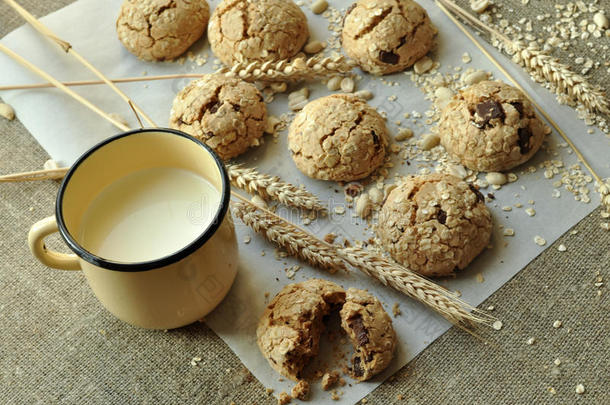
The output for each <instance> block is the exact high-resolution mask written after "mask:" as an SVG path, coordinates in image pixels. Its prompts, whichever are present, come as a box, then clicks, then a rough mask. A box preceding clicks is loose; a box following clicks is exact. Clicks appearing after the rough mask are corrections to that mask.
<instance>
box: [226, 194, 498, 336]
mask: <svg viewBox="0 0 610 405" xmlns="http://www.w3.org/2000/svg"><path fill="white" fill-rule="evenodd" d="M233 196H235V197H236V198H239V199H240V200H242V201H243V202H244V203H245V204H243V203H233V206H234V207H235V210H234V213H235V216H237V217H238V218H240V219H242V220H244V223H245V224H246V225H248V226H250V227H251V228H252V229H254V230H255V231H256V232H258V233H260V234H262V235H263V236H264V237H265V238H266V239H267V240H269V241H271V242H273V243H275V244H277V245H279V246H280V247H283V248H285V249H286V250H287V251H288V253H290V254H291V255H293V256H297V257H300V258H303V259H304V260H306V261H307V262H308V263H310V264H312V265H314V266H316V267H322V268H327V267H325V266H327V265H326V263H327V262H328V261H330V260H333V263H337V260H339V259H340V261H342V262H343V263H344V264H343V266H345V264H349V265H350V266H352V267H354V268H356V269H358V270H360V271H361V272H363V273H364V274H366V275H367V276H369V277H373V278H375V279H377V280H379V281H381V282H382V283H383V284H384V285H386V286H389V287H392V288H394V289H396V290H397V291H400V292H402V293H403V294H406V295H407V296H409V297H411V298H413V299H415V300H417V301H419V302H421V303H422V304H424V305H426V306H427V307H429V308H430V309H432V310H434V311H436V312H437V313H439V314H440V315H442V316H443V317H444V318H445V319H447V320H448V321H449V322H451V323H453V324H455V325H459V326H462V327H471V326H473V325H474V324H477V323H481V324H487V325H489V324H490V323H491V321H492V320H493V318H492V317H490V316H489V315H487V314H485V313H484V312H482V311H479V310H476V309H474V308H473V307H471V306H470V305H468V304H466V303H465V302H463V301H461V300H459V299H458V298H457V297H456V296H455V294H453V293H451V292H450V291H448V290H447V289H445V288H443V287H441V286H439V285H437V284H435V283H433V282H432V281H430V280H427V279H425V278H423V277H421V276H420V275H418V274H416V273H414V272H412V271H411V270H409V269H407V268H405V267H402V266H400V265H398V264H395V263H392V262H390V261H389V260H387V259H386V258H384V257H381V256H378V255H376V254H375V253H373V252H370V251H366V250H364V249H362V248H353V247H352V248H343V247H339V246H335V245H332V244H330V243H328V242H326V241H323V240H321V239H319V238H317V237H316V236H314V235H312V234H311V233H309V232H307V231H306V230H304V229H302V228H301V227H299V226H298V225H295V224H293V223H291V222H289V221H286V220H285V219H283V218H282V217H280V216H278V215H276V214H274V213H273V212H271V211H268V210H265V209H264V208H261V207H258V206H256V205H254V204H252V203H251V202H249V201H248V200H247V199H245V198H244V197H242V196H240V195H239V194H237V193H233ZM270 229H271V230H272V231H271V232H269V230H270ZM303 249H305V250H303ZM311 252H314V253H316V254H318V256H317V257H318V259H317V260H312V259H311ZM320 257H321V258H322V259H320ZM321 261H322V263H324V264H325V266H319V264H318V263H320V262H321ZM469 311H473V312H472V313H471V312H469Z"/></svg>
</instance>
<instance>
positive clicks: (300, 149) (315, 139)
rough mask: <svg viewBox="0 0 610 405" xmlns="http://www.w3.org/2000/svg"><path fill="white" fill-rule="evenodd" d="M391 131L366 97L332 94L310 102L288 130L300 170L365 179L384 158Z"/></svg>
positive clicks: (332, 177)
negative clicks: (388, 131) (389, 131)
mask: <svg viewBox="0 0 610 405" xmlns="http://www.w3.org/2000/svg"><path fill="white" fill-rule="evenodd" d="M387 144H388V133H387V128H386V126H385V122H384V120H383V118H382V117H381V115H379V113H378V112H377V111H376V110H375V109H374V108H373V107H371V106H369V105H368V104H367V103H366V102H365V101H364V100H362V99H360V98H358V97H355V96H352V95H346V94H332V95H330V96H326V97H322V98H319V99H317V100H314V101H312V102H310V103H309V104H307V105H306V106H305V108H303V110H301V111H300V112H299V113H298V114H297V115H296V116H295V117H294V121H293V122H292V124H291V125H290V130H289V132H288V148H289V149H290V151H291V152H292V159H293V160H294V162H295V164H296V165H297V167H298V168H299V170H300V171H302V172H303V173H305V174H306V175H307V176H309V177H313V178H316V179H320V180H335V181H352V180H358V179H362V178H364V177H367V176H368V175H370V174H371V173H372V172H373V171H374V170H375V169H377V168H378V167H379V166H380V165H381V164H382V163H383V160H384V157H385V152H386V146H387Z"/></svg>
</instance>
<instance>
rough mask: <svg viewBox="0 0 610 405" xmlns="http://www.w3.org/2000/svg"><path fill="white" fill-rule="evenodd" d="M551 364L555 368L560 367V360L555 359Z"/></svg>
mask: <svg viewBox="0 0 610 405" xmlns="http://www.w3.org/2000/svg"><path fill="white" fill-rule="evenodd" d="M553 364H555V365H556V366H559V365H561V360H559V359H555V360H554V361H553Z"/></svg>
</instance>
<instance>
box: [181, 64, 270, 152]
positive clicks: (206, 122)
mask: <svg viewBox="0 0 610 405" xmlns="http://www.w3.org/2000/svg"><path fill="white" fill-rule="evenodd" d="M266 119H267V107H266V106H265V103H264V102H263V98H262V96H261V94H260V93H259V91H258V90H257V89H256V87H254V85H252V84H250V83H247V82H245V81H243V80H241V79H237V78H229V77H225V76H224V75H221V74H208V75H203V77H202V78H201V79H197V80H194V81H192V82H191V83H189V84H188V85H187V86H186V87H185V88H184V89H182V90H181V91H180V92H179V93H178V94H177V95H176V98H175V99H174V103H173V105H172V110H171V112H170V118H169V125H170V127H171V128H174V129H179V130H180V131H183V132H186V133H187V134H190V135H192V136H194V137H196V138H198V139H200V140H202V141H203V142H205V143H206V144H207V145H208V146H210V147H211V148H212V149H214V151H215V152H216V153H217V154H218V155H219V156H220V157H221V158H222V159H230V158H232V157H235V156H237V155H240V154H242V153H243V152H245V151H246V150H247V149H248V148H249V147H251V146H257V145H259V144H260V138H261V137H262V136H263V131H264V128H265V121H266Z"/></svg>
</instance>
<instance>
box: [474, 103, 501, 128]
mask: <svg viewBox="0 0 610 405" xmlns="http://www.w3.org/2000/svg"><path fill="white" fill-rule="evenodd" d="M495 118H499V119H501V120H502V119H504V109H502V105H501V104H500V103H498V102H497V101H494V100H485V101H483V102H482V103H479V104H477V105H476V107H475V122H476V123H477V125H478V126H479V127H484V126H486V125H488V124H489V121H491V120H492V119H495Z"/></svg>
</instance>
